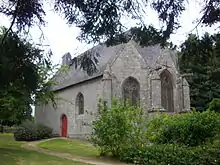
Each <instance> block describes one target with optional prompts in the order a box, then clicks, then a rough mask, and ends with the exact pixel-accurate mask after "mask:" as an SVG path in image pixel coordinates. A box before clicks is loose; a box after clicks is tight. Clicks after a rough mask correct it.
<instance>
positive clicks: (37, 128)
mask: <svg viewBox="0 0 220 165" xmlns="http://www.w3.org/2000/svg"><path fill="white" fill-rule="evenodd" d="M52 132H53V131H52V129H51V128H49V127H47V126H45V125H43V124H39V123H36V122H33V121H25V122H24V123H22V124H21V125H20V126H19V127H18V128H17V129H16V131H15V132H14V137H15V140H17V141H35V140H41V139H46V138H51V137H52Z"/></svg>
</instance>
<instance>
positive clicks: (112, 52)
mask: <svg viewBox="0 0 220 165" xmlns="http://www.w3.org/2000/svg"><path fill="white" fill-rule="evenodd" d="M132 43H133V44H134V46H135V47H136V49H137V51H138V52H139V53H140V55H141V56H142V57H143V58H144V60H145V62H146V66H149V67H152V68H153V67H154V65H155V63H156V61H157V58H158V57H159V56H160V55H161V54H163V51H164V49H162V48H161V47H160V46H159V45H154V46H147V47H141V46H139V45H138V44H136V43H134V42H132ZM126 44H128V43H126ZM126 44H119V45H116V46H109V47H107V46H106V45H104V44H100V45H98V46H95V47H93V48H92V49H90V50H88V51H91V52H92V53H98V54H99V55H100V56H99V57H97V59H98V64H97V72H95V73H94V74H93V75H91V76H89V75H88V74H87V73H86V72H85V71H83V70H82V69H79V68H77V69H75V66H74V65H71V66H70V69H69V70H68V71H67V72H66V73H61V74H57V76H55V79H54V80H55V81H56V82H57V85H54V86H53V87H52V90H60V89H62V88H66V87H68V86H71V85H74V84H77V83H80V82H83V81H86V80H90V79H93V78H96V77H98V76H101V75H102V74H103V72H104V70H105V68H106V66H107V64H108V63H110V62H111V61H112V60H113V59H114V58H115V57H116V56H117V55H119V54H120V52H121V51H122V50H123V49H124V48H125V47H126ZM170 53H171V57H172V56H173V55H172V54H173V53H172V51H170ZM82 55H83V54H82ZM172 58H173V57H172ZM173 61H174V63H175V64H176V62H175V61H176V59H175V57H174V58H173Z"/></svg>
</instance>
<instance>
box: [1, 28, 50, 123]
mask: <svg viewBox="0 0 220 165" xmlns="http://www.w3.org/2000/svg"><path fill="white" fill-rule="evenodd" d="M6 33H7V29H6V28H1V31H0V40H1V39H2V38H3V37H5V34H6ZM49 58H50V57H48V56H47V55H45V54H44V52H43V51H42V50H41V49H39V48H38V47H36V46H35V45H33V44H31V43H30V42H28V41H27V40H26V39H22V38H20V37H19V36H18V34H16V33H12V32H9V33H8V35H7V37H6V38H5V40H4V42H0V80H1V81H0V124H2V125H8V126H12V125H17V124H20V123H21V122H22V121H24V120H26V119H31V113H32V108H31V106H30V105H31V104H32V105H33V104H35V103H36V100H41V101H47V100H52V101H53V100H54V95H53V92H51V91H49V87H50V85H51V84H52V82H51V81H48V79H49V77H50V76H51V75H50V74H51V72H50V71H51V70H52V66H51V62H50V59H49Z"/></svg>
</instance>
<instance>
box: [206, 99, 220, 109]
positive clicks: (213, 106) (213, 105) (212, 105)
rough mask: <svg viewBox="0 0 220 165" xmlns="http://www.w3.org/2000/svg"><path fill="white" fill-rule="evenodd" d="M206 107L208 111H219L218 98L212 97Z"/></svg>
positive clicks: (219, 102)
mask: <svg viewBox="0 0 220 165" xmlns="http://www.w3.org/2000/svg"><path fill="white" fill-rule="evenodd" d="M207 107H208V108H207V109H208V110H210V111H215V112H220V98H214V99H212V101H211V102H210V103H208V105H207Z"/></svg>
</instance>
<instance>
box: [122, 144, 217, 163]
mask: <svg viewBox="0 0 220 165" xmlns="http://www.w3.org/2000/svg"><path fill="white" fill-rule="evenodd" d="M219 155H220V148H219V146H208V147H207V146H206V147H202V146H199V147H180V146H177V145H172V144H163V145H151V146H142V147H140V148H136V147H133V148H128V149H127V151H125V152H124V153H123V154H121V160H122V161H126V162H129V163H134V164H139V165H145V164H146V165H168V164H169V165H177V164H178V165H189V164H190V165H218V164H219V163H220V156H219Z"/></svg>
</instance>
